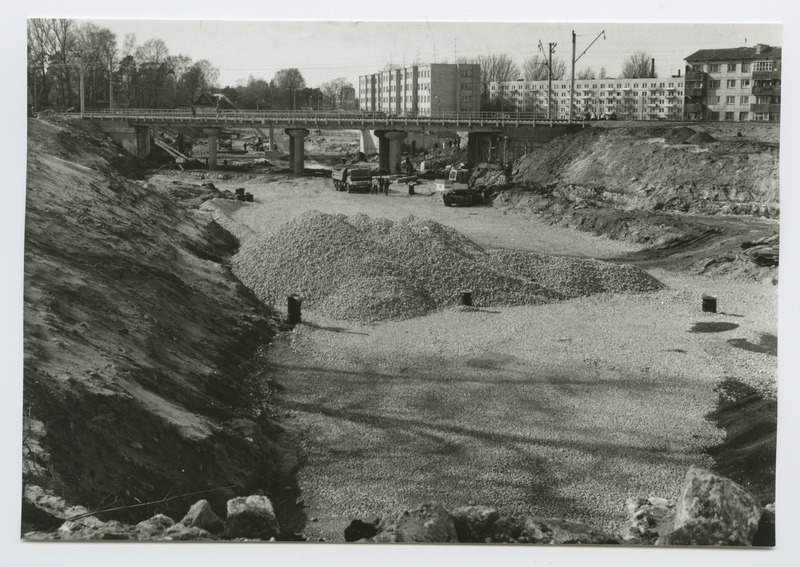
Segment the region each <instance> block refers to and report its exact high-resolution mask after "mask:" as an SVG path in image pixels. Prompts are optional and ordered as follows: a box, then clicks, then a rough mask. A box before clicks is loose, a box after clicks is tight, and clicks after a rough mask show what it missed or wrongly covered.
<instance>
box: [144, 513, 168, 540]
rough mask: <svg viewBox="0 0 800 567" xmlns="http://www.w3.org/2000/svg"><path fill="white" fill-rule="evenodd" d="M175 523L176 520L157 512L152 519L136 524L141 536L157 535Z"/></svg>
mask: <svg viewBox="0 0 800 567" xmlns="http://www.w3.org/2000/svg"><path fill="white" fill-rule="evenodd" d="M174 525H175V520H173V519H172V518H170V517H169V516H165V515H164V514H156V515H155V516H153V517H152V518H150V519H147V520H142V521H141V522H139V523H138V524H136V532H137V533H138V534H139V537H140V538H151V537H156V536H159V535H161V534H162V533H164V531H165V530H167V529H169V528H171V527H172V526H174Z"/></svg>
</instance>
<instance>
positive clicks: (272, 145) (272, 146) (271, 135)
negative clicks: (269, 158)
mask: <svg viewBox="0 0 800 567" xmlns="http://www.w3.org/2000/svg"><path fill="white" fill-rule="evenodd" d="M267 149H268V150H270V151H272V150H277V149H278V148H276V147H275V128H274V127H273V126H272V124H270V125H269V147H268V148H267Z"/></svg>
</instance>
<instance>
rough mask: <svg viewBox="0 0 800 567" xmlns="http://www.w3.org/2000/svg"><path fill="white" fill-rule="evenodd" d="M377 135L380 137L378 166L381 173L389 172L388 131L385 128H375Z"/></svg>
mask: <svg viewBox="0 0 800 567" xmlns="http://www.w3.org/2000/svg"><path fill="white" fill-rule="evenodd" d="M375 136H376V137H377V138H378V167H379V168H380V171H381V173H388V172H389V140H388V139H387V138H386V132H384V131H383V130H375Z"/></svg>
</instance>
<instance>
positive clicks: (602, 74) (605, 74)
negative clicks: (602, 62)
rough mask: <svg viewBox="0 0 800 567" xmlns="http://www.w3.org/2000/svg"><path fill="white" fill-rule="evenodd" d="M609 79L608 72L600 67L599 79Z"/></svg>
mask: <svg viewBox="0 0 800 567" xmlns="http://www.w3.org/2000/svg"><path fill="white" fill-rule="evenodd" d="M607 77H608V72H607V71H606V68H605V67H600V72H599V73H598V74H597V78H598V79H605V78H607Z"/></svg>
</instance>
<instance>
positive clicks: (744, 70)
mask: <svg viewBox="0 0 800 567" xmlns="http://www.w3.org/2000/svg"><path fill="white" fill-rule="evenodd" d="M749 72H750V63H742V73H749Z"/></svg>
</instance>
